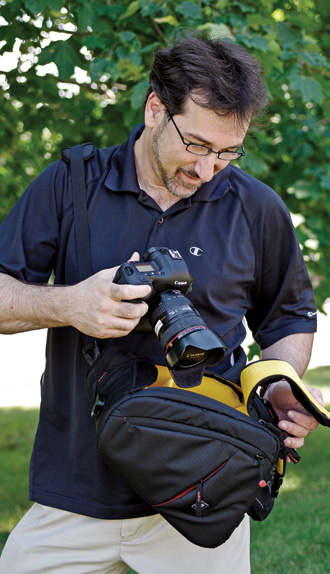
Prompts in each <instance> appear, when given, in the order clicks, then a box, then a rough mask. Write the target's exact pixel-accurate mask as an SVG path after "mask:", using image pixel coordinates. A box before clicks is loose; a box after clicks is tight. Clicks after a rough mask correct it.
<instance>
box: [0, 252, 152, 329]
mask: <svg viewBox="0 0 330 574" xmlns="http://www.w3.org/2000/svg"><path fill="white" fill-rule="evenodd" d="M131 259H132V260H134V261H138V259H139V256H138V254H137V253H134V254H133V256H132V258H131ZM116 271H117V267H113V268H111V269H104V270H102V271H99V272H98V273H96V274H95V275H92V276H91V277H89V278H88V279H86V280H85V281H81V282H80V283H77V284H76V285H69V286H57V285H54V286H50V285H49V286H48V285H47V286H46V285H33V284H30V283H23V282H21V281H18V280H17V279H14V278H13V277H11V276H10V275H6V274H4V273H0V333H8V334H10V333H20V332H23V331H32V330H35V329H45V328H52V327H68V326H73V327H76V328H77V329H79V331H82V332H83V333H85V334H86V335H90V336H91V337H96V338H100V339H104V338H108V337H124V336H125V335H128V333H130V331H132V330H133V329H134V328H135V327H136V325H137V324H138V323H139V321H140V319H141V317H142V316H143V315H145V314H146V312H147V311H148V305H147V304H146V303H144V302H142V303H130V302H129V301H130V300H133V299H143V298H144V297H146V295H148V294H149V292H150V287H148V286H147V285H118V284H116V283H113V279H114V276H115V274H116Z"/></svg>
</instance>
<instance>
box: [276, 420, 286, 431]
mask: <svg viewBox="0 0 330 574" xmlns="http://www.w3.org/2000/svg"><path fill="white" fill-rule="evenodd" d="M278 426H279V427H280V428H281V429H282V430H286V429H287V428H288V425H287V424H286V423H284V422H282V421H281V422H280V423H279V425H278Z"/></svg>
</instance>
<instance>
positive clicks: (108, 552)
mask: <svg viewBox="0 0 330 574" xmlns="http://www.w3.org/2000/svg"><path fill="white" fill-rule="evenodd" d="M249 547H250V536H249V521H248V518H247V517H246V518H245V519H244V520H243V522H242V523H241V524H240V526H239V527H238V528H236V530H235V532H234V533H233V534H232V536H231V538H230V539H229V540H227V542H225V544H223V545H222V546H219V547H218V548H215V549H205V548H200V547H199V546H196V545H194V544H192V543H191V542H188V541H187V540H186V539H185V538H183V536H181V535H180V534H179V533H178V532H177V531H176V530H175V529H174V528H172V526H170V525H169V524H168V523H167V522H166V521H165V520H164V519H163V518H162V517H161V516H159V515H155V516H148V517H146V518H132V519H126V520H100V519H96V518H88V517H86V516H81V515H78V514H72V513H70V512H65V511H63V510H57V509H54V508H49V507H46V506H42V505H40V504H34V505H33V506H32V508H31V509H30V510H29V512H28V513H27V514H26V515H25V516H24V517H23V519H22V520H21V521H20V522H19V524H18V525H17V526H16V528H15V529H14V530H13V532H12V533H11V535H10V536H9V538H8V541H7V544H6V546H5V548H4V550H3V553H2V557H1V559H0V574H46V573H47V574H125V572H126V570H127V567H128V566H130V567H131V568H132V569H133V570H135V571H136V572H138V573H139V574H185V573H186V574H249V573H250V560H249Z"/></svg>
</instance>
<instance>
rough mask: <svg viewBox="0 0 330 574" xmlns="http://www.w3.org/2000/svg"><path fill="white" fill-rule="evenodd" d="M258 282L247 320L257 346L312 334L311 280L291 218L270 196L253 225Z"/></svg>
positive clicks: (314, 324)
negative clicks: (285, 338) (298, 335)
mask: <svg viewBox="0 0 330 574" xmlns="http://www.w3.org/2000/svg"><path fill="white" fill-rule="evenodd" d="M253 237H254V243H255V252H256V261H257V266H256V277H255V284H254V286H253V289H252V291H251V308H250V310H249V311H248V313H247V315H246V319H247V323H248V325H249V328H250V329H251V331H252V334H253V336H254V339H255V341H256V342H257V343H258V345H259V346H260V348H261V349H265V348H267V347H269V346H270V345H272V344H273V343H275V342H276V341H278V340H280V339H282V338H284V337H287V336H288V335H292V334H294V333H313V332H315V331H316V315H317V311H316V306H315V300H314V294H313V289H312V285H311V281H310V279H309V276H308V272H307V268H306V265H305V261H304V259H303V256H302V252H301V249H300V246H299V243H298V239H297V235H296V232H295V229H294V227H293V224H292V221H291V217H290V214H289V212H288V210H287V208H286V206H285V204H284V203H283V201H282V200H281V198H280V197H279V196H278V195H277V194H275V193H274V192H273V195H271V196H270V197H269V198H267V197H266V200H265V202H264V207H263V208H262V209H261V210H260V212H259V215H258V217H257V219H256V220H255V221H254V224H253Z"/></svg>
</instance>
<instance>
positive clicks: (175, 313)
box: [148, 290, 226, 369]
mask: <svg viewBox="0 0 330 574" xmlns="http://www.w3.org/2000/svg"><path fill="white" fill-rule="evenodd" d="M148 317H149V321H150V323H151V326H152V328H153V329H154V332H155V333H156V335H157V337H158V339H159V342H160V344H161V346H162V347H163V349H164V350H165V353H166V362H167V365H168V367H169V368H170V369H188V368H190V367H194V366H196V365H199V364H201V363H204V364H205V365H209V366H213V365H217V364H218V363H220V361H221V360H222V359H223V356H224V352H225V348H226V346H225V344H224V343H223V341H222V340H221V339H220V337H218V335H217V334H216V333H214V331H211V330H210V329H209V328H208V327H207V326H206V324H205V323H204V321H203V319H202V318H201V316H200V315H199V313H198V311H197V310H196V309H195V308H194V306H193V304H192V303H191V301H190V300H189V299H188V298H187V297H185V296H184V295H182V293H181V291H177V290H171V291H163V292H161V293H159V294H158V295H156V296H155V297H153V298H152V300H151V301H150V304H149V313H148Z"/></svg>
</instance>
